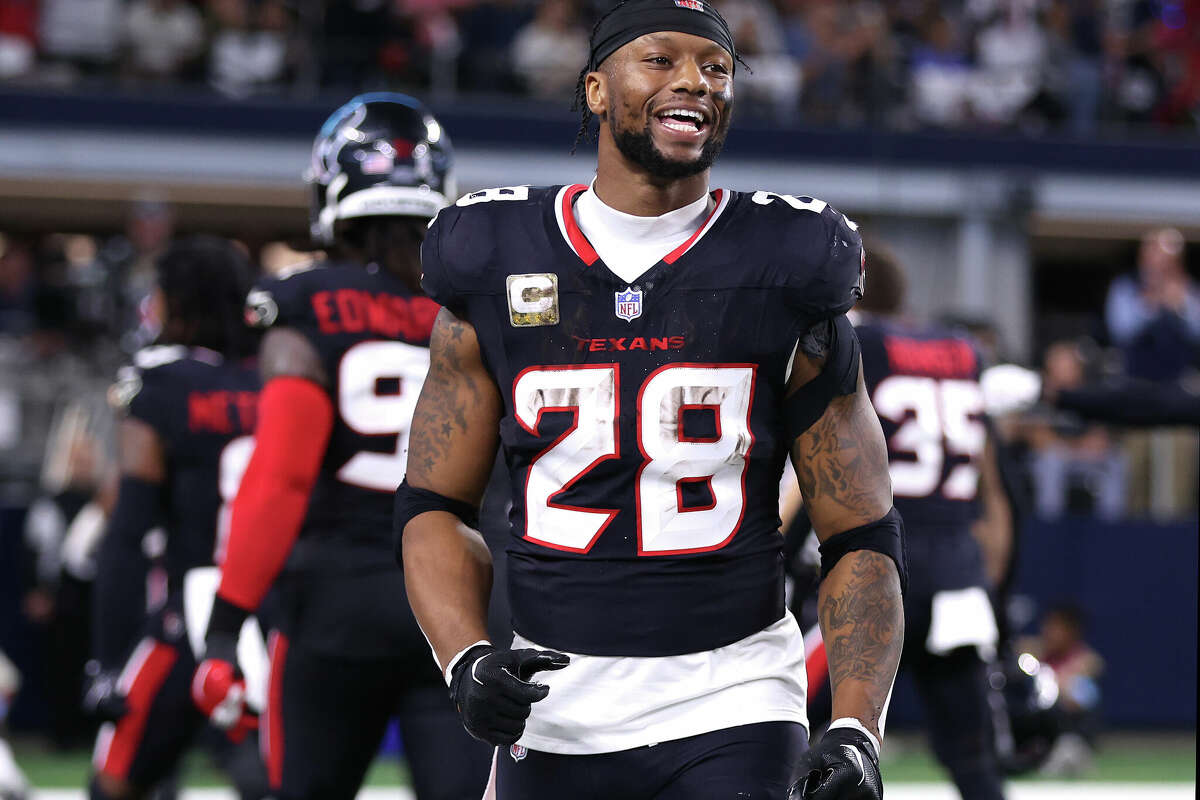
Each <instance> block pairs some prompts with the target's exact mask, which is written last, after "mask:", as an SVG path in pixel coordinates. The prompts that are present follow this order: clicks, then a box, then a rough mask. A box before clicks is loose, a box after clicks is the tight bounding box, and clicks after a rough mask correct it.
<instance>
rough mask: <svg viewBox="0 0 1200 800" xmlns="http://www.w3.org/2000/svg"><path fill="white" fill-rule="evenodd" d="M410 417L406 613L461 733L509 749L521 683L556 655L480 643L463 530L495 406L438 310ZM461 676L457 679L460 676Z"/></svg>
mask: <svg viewBox="0 0 1200 800" xmlns="http://www.w3.org/2000/svg"><path fill="white" fill-rule="evenodd" d="M429 349H430V365H429V374H428V376H427V377H426V378H425V384H424V386H423V387H422V389H421V396H420V398H419V399H418V400H417V407H416V410H415V411H414V413H413V420H412V429H411V435H410V438H409V446H408V467H407V472H406V477H405V480H404V483H403V484H401V486H400V488H399V489H398V490H397V492H396V528H397V530H396V533H397V535H398V537H399V540H400V541H399V542H398V544H399V548H400V550H401V561H402V563H403V565H404V582H405V586H406V587H407V591H408V601H409V604H410V605H411V606H412V609H413V614H414V615H415V616H416V618H417V622H418V623H419V624H420V626H421V630H422V631H424V633H425V637H426V638H427V639H428V640H429V644H430V647H431V648H432V649H433V654H434V657H435V658H436V659H437V663H438V666H439V667H441V669H442V670H443V675H445V676H447V681H448V683H449V684H450V689H451V697H452V698H453V699H454V701H455V704H456V706H457V707H458V710H459V713H460V714H461V716H462V719H463V723H464V725H465V726H466V728H467V730H468V732H470V733H471V734H472V735H473V736H475V737H476V738H479V739H482V740H483V741H487V742H490V743H492V744H497V745H501V744H510V743H512V742H515V741H516V740H517V739H518V738H519V737H520V734H521V732H522V730H523V729H524V721H525V718H526V717H527V716H528V715H529V707H530V704H531V703H533V702H536V701H537V700H540V699H541V698H542V697H545V695H546V692H547V691H548V690H547V689H546V687H544V686H539V685H538V684H534V683H529V682H527V680H528V679H529V678H530V677H531V675H532V673H533V672H534V671H536V670H538V669H547V668H557V667H561V666H564V665H565V663H566V662H565V657H564V656H561V655H559V654H555V653H548V652H538V651H534V650H520V651H510V650H497V649H496V648H495V647H492V645H491V644H490V643H489V642H488V641H487V606H488V596H489V594H490V593H491V587H492V559H491V554H490V553H489V552H488V548H487V545H486V544H485V543H484V541H483V537H482V536H480V534H479V532H478V531H476V530H474V528H473V527H472V524H473V520H474V517H475V514H476V510H477V509H478V507H479V503H480V500H481V499H482V497H483V491H484V488H485V487H486V486H487V482H488V477H489V475H490V474H491V469H492V463H493V460H494V458H495V455H496V448H497V446H498V442H499V424H500V418H501V415H502V414H503V403H502V401H501V398H500V393H499V390H498V389H497V387H496V384H495V382H494V381H493V380H492V378H491V376H490V375H489V374H488V372H487V369H486V368H485V366H484V364H483V359H482V357H481V355H480V351H479V341H478V339H477V337H476V333H475V329H474V328H473V327H472V326H471V324H470V323H468V322H466V321H465V320H462V319H459V318H458V317H456V316H455V315H454V314H452V313H451V312H450V311H447V310H445V309H443V310H442V311H441V312H440V313H439V314H438V318H437V322H436V323H435V324H434V328H433V336H432V340H431V342H430V346H429ZM468 672H469V673H470V675H469V677H468V678H467V679H466V680H464V677H467V673H468Z"/></svg>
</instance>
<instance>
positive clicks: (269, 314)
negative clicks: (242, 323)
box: [246, 289, 279, 328]
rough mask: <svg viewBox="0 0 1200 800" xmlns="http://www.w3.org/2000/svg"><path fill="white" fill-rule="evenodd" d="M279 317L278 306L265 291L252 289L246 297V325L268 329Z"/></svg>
mask: <svg viewBox="0 0 1200 800" xmlns="http://www.w3.org/2000/svg"><path fill="white" fill-rule="evenodd" d="M278 316H279V306H278V305H277V304H276V303H275V298H274V297H272V296H271V293H270V292H268V291H267V290H266V289H254V290H253V291H251V292H250V294H249V295H247V296H246V324H247V325H250V326H251V327H254V328H269V327H271V325H272V324H273V323H274V322H275V319H276V318H277V317H278Z"/></svg>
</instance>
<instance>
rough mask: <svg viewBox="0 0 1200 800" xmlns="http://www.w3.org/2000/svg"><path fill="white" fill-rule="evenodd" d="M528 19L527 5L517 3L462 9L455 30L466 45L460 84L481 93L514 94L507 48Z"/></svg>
mask: <svg viewBox="0 0 1200 800" xmlns="http://www.w3.org/2000/svg"><path fill="white" fill-rule="evenodd" d="M529 20H530V10H529V8H528V6H526V5H524V4H522V3H520V2H519V1H518V0H491V2H486V1H485V2H481V3H479V4H477V5H473V6H470V7H469V8H467V9H465V10H464V11H463V12H462V13H461V14H460V16H459V28H460V30H461V32H462V35H463V39H464V40H465V41H466V42H467V43H468V45H469V46H467V47H464V48H463V52H462V60H461V62H460V70H461V74H462V81H463V85H464V86H467V87H470V88H471V89H478V90H482V91H501V92H515V91H517V89H518V86H517V79H516V77H515V75H514V73H513V65H512V54H511V45H512V42H513V40H514V39H516V38H517V33H518V32H520V30H521V29H522V28H524V27H525V25H526V24H527V23H528V22H529Z"/></svg>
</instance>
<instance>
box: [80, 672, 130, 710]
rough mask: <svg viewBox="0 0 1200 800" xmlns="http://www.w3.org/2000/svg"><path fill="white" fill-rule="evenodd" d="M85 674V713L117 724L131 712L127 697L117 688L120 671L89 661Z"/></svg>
mask: <svg viewBox="0 0 1200 800" xmlns="http://www.w3.org/2000/svg"><path fill="white" fill-rule="evenodd" d="M83 672H84V678H83V703H82V705H83V713H85V714H87V715H88V716H90V717H94V718H95V719H98V720H100V721H102V722H116V721H117V720H119V719H121V717H123V716H125V715H126V714H127V713H128V712H129V704H128V703H127V702H126V700H125V695H124V694H123V693H122V692H121V690H120V689H118V688H117V679H118V677H119V676H120V672H119V671H118V670H110V669H105V668H104V667H103V666H101V665H100V662H99V661H89V662H87V664H85V665H84V668H83Z"/></svg>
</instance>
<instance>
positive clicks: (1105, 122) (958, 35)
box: [0, 0, 1200, 797]
mask: <svg viewBox="0 0 1200 800" xmlns="http://www.w3.org/2000/svg"><path fill="white" fill-rule="evenodd" d="M715 5H716V6H717V7H718V8H719V9H720V10H721V12H722V13H723V14H724V15H725V17H726V18H727V19H728V21H729V23H730V27H731V29H732V30H733V31H734V33H735V36H736V40H737V46H738V48H739V49H740V51H741V53H742V54H743V55H744V57H745V60H746V63H747V65H748V66H749V67H750V69H749V70H745V72H744V74H743V73H742V72H741V71H739V76H738V93H737V118H736V120H735V122H734V126H733V130H732V132H731V134H730V137H729V140H728V144H727V147H726V151H725V155H724V156H723V157H722V159H721V160H720V161H719V162H718V165H717V167H716V169H715V170H714V176H713V182H714V184H715V185H719V186H727V187H730V188H733V189H741V190H746V189H750V190H753V189H766V190H772V191H777V192H786V193H791V194H810V195H815V196H818V197H821V198H822V199H824V200H827V201H829V202H831V203H833V204H834V205H836V206H837V207H838V208H839V209H841V210H843V211H845V212H846V213H847V214H849V215H850V216H852V217H853V218H854V219H855V220H857V222H858V223H859V224H860V225H861V226H862V227H863V229H864V230H865V231H867V232H868V235H869V236H870V237H871V238H873V239H875V240H878V241H879V242H882V243H885V244H886V246H887V247H888V248H889V249H890V250H891V251H892V252H893V253H894V254H895V255H896V256H897V257H898V258H899V260H900V261H901V262H902V263H903V264H904V265H905V268H906V270H907V271H908V273H909V285H910V287H912V289H911V290H910V303H909V304H910V306H911V307H912V310H913V311H914V313H915V314H917V315H918V316H921V317H924V318H929V319H940V320H944V321H949V322H951V323H953V324H956V325H961V326H963V327H966V328H968V329H970V330H971V331H972V332H974V333H975V334H976V335H977V336H978V337H979V338H980V340H981V342H982V343H983V345H984V348H985V353H986V357H987V358H988V360H989V363H990V364H991V365H993V366H996V365H1020V366H1022V367H1024V368H1026V369H1028V370H1030V371H1031V372H1032V373H1036V374H1037V377H1038V378H1040V388H1038V386H1039V384H1037V383H1034V384H1032V386H1033V388H1032V389H1030V390H1028V391H1026V392H1025V394H1028V392H1029V391H1032V392H1033V395H1034V396H1035V398H1036V402H1034V403H1032V404H1031V403H1029V402H1026V400H1028V399H1029V398H1024V399H1023V400H1021V401H1019V402H1018V401H1017V400H1014V399H1012V398H1009V397H1008V395H1009V394H1012V393H1013V392H1014V391H1015V390H1014V389H1013V388H1012V387H1013V386H1015V385H1016V384H1014V381H1016V382H1017V383H1020V381H1021V380H1025V378H1027V377H1029V373H1024V372H1017V373H1005V372H1003V371H1000V372H997V373H993V374H994V376H996V377H995V379H994V380H993V382H992V386H993V387H994V389H995V391H994V392H991V394H992V396H991V397H990V398H989V403H990V405H991V407H992V410H993V411H994V412H995V420H996V425H997V431H998V432H999V434H1000V436H1001V438H1002V441H1003V442H1004V452H1003V459H1004V463H1005V469H1006V477H1007V479H1008V483H1009V484H1010V486H1009V489H1010V494H1011V496H1012V498H1013V501H1014V504H1015V506H1016V508H1017V510H1018V516H1019V519H1020V526H1019V527H1020V532H1019V535H1018V538H1017V541H1016V544H1015V547H1014V554H1013V559H1012V563H1013V568H1012V571H1011V575H1010V576H1009V581H1010V585H1011V592H1010V593H1009V597H1008V599H1007V600H1006V601H1005V605H1006V611H1007V617H1008V620H1007V621H1008V623H1009V625H1010V626H1011V629H1012V633H1013V640H1014V641H1017V640H1018V637H1019V636H1032V637H1035V638H1033V639H1024V640H1020V641H1022V642H1023V649H1029V650H1031V651H1032V650H1038V651H1039V652H1040V653H1041V655H1042V657H1043V658H1042V660H1043V661H1044V662H1046V663H1048V664H1054V665H1057V666H1058V668H1059V672H1060V674H1059V676H1058V677H1059V680H1058V686H1059V687H1060V690H1059V693H1060V694H1061V699H1062V702H1063V703H1064V704H1065V703H1067V701H1068V700H1069V701H1070V703H1072V704H1074V710H1076V711H1079V712H1081V713H1083V714H1085V715H1086V726H1085V727H1086V731H1087V737H1085V738H1086V742H1085V744H1086V748H1085V749H1086V751H1087V752H1086V753H1085V754H1084V756H1083V757H1081V759H1079V760H1077V761H1069V762H1068V764H1067V767H1066V768H1064V770H1062V771H1061V772H1060V773H1059V774H1060V775H1067V776H1078V777H1082V778H1085V779H1086V778H1089V777H1090V778H1092V779H1104V780H1115V781H1124V780H1135V781H1140V780H1164V779H1165V780H1173V781H1177V782H1178V781H1182V782H1189V781H1190V782H1194V771H1195V725H1196V708H1197V704H1196V685H1197V681H1196V651H1197V642H1196V636H1197V623H1196V603H1197V569H1198V565H1197V542H1198V538H1200V537H1198V530H1197V525H1198V523H1197V491H1198V490H1197V485H1198V480H1200V468H1198V458H1200V456H1198V453H1200V449H1198V437H1197V425H1198V424H1200V377H1198V376H1200V373H1198V370H1197V368H1198V366H1200V284H1198V282H1197V278H1198V277H1200V0H843V1H842V2H835V1H834V0H715ZM603 7H604V4H591V3H588V2H584V1H583V0H580V1H578V2H576V1H575V0H545V2H528V1H527V0H493V1H492V2H482V1H480V0H344V1H343V2H333V1H332V0H327V1H326V2H322V0H0V651H2V652H3V653H5V654H7V660H4V659H0V718H3V717H4V713H5V711H7V727H8V730H9V732H10V733H11V734H12V735H13V739H14V741H16V743H17V747H16V752H17V759H18V761H20V762H21V763H22V764H23V766H25V767H26V770H27V771H28V772H29V773H30V775H31V777H32V778H34V782H35V785H38V781H39V780H40V781H42V782H43V783H44V785H63V786H82V785H83V780H84V777H83V776H84V772H85V771H86V765H85V759H86V753H85V752H84V750H83V748H86V747H87V745H88V744H89V743H90V741H91V735H92V729H91V728H90V726H89V724H88V723H87V722H86V721H85V720H84V719H83V718H82V717H81V716H80V714H79V712H78V710H77V709H78V697H79V692H78V687H79V682H80V669H81V665H82V663H83V660H84V659H85V658H86V646H87V641H88V639H87V617H88V592H89V585H90V581H91V579H92V577H93V572H94V565H93V564H92V561H91V558H90V557H91V554H92V552H93V550H94V545H95V537H96V535H97V531H98V530H100V529H101V528H102V526H99V525H97V524H95V515H96V514H97V513H100V514H102V513H103V512H102V509H103V507H104V503H105V498H106V496H107V492H109V491H111V487H110V486H108V485H107V483H106V476H110V475H112V469H111V459H112V441H111V429H112V418H111V416H110V412H109V411H108V406H107V404H106V401H105V394H106V392H107V390H108V387H109V385H110V384H111V382H112V379H113V376H114V375H115V371H116V369H117V367H118V366H120V364H121V363H123V362H124V361H125V360H127V359H128V358H129V356H130V354H131V353H132V352H133V351H134V350H136V349H137V348H138V347H140V346H143V345H145V344H147V343H148V342H149V341H151V340H152V338H153V336H154V333H155V332H154V331H153V329H152V326H151V325H149V324H148V320H147V311H146V308H145V306H144V303H145V299H146V295H147V291H148V289H149V287H150V284H151V281H152V275H153V269H152V265H153V260H154V258H155V256H156V255H157V254H158V253H159V252H161V251H162V249H163V248H164V247H165V245H166V244H167V243H168V242H169V241H170V240H171V238H172V237H174V236H177V235H180V234H183V233H190V232H207V233H216V234H221V235H226V236H230V237H233V238H236V239H237V240H238V241H240V242H241V243H243V244H244V246H245V247H246V249H247V251H248V252H249V253H250V254H251V256H252V257H253V258H254V259H255V260H256V262H257V263H258V264H259V266H260V267H261V269H263V270H265V271H274V270H278V269H280V268H282V267H284V266H287V265H289V264H292V263H295V262H296V261H298V260H301V259H303V258H305V257H306V255H305V254H303V253H301V252H298V251H299V250H302V249H303V248H304V246H305V244H306V239H307V230H308V219H307V205H308V194H307V191H306V188H305V186H304V185H303V183H302V181H301V174H302V173H303V171H304V169H305V167H306V166H307V164H308V161H309V148H310V145H311V141H312V137H313V135H314V134H315V132H316V130H317V128H318V126H319V125H320V123H321V121H322V120H323V119H324V118H325V117H326V116H327V115H328V113H329V112H330V111H331V110H332V109H333V108H335V107H337V106H338V105H340V104H341V103H342V102H344V101H345V100H346V99H348V98H349V97H350V96H351V95H352V94H354V93H356V92H358V91H362V90H369V89H384V88H386V89H395V90H401V91H407V92H410V93H412V94H414V95H416V96H418V97H420V98H421V99H422V100H424V101H425V102H426V103H428V104H429V105H430V107H431V108H432V109H433V111H434V112H435V113H436V114H437V116H438V118H439V120H440V121H441V122H442V124H443V125H444V126H445V127H446V129H447V130H448V132H449V134H450V137H451V139H452V140H453V142H454V144H455V148H456V157H457V164H458V168H457V172H458V181H459V189H460V191H461V192H466V191H470V190H474V189H477V188H481V187H486V186H497V185H513V184H561V183H568V182H574V181H579V182H587V181H588V180H589V179H590V177H591V176H592V174H593V170H594V165H595V158H594V153H593V150H592V148H591V147H590V145H587V144H584V145H581V147H580V151H579V153H578V154H575V155H571V153H570V151H571V145H572V142H573V141H574V137H575V134H576V130H577V127H578V115H577V114H574V113H572V112H571V111H570V102H571V96H572V94H573V91H574V85H575V80H576V76H577V73H578V69H579V67H580V66H581V64H582V62H583V61H584V59H585V58H586V51H587V39H588V35H589V32H590V30H591V25H592V23H593V21H594V19H595V18H596V16H597V14H598V12H599V11H601V10H603ZM750 70H752V72H751V71H750ZM1006 375H1008V376H1009V377H1007V378H1006V377H1005V376H1006ZM1012 375H1017V376H1018V377H1017V378H1013V377H1012ZM1021 376H1024V377H1021ZM1021 385H1024V384H1021ZM1016 393H1017V394H1021V392H1016ZM81 510H82V512H83V513H81ZM89 515H90V516H89ZM8 661H11V662H12V664H13V665H15V667H12V668H10V667H9V666H7V664H8ZM1077 679H1078V680H1077ZM919 723H920V719H919V711H918V710H917V708H916V704H915V702H913V700H912V697H911V691H910V690H907V689H906V688H905V687H904V686H903V685H901V686H899V687H898V692H897V697H896V702H895V704H894V707H893V712H892V718H891V721H890V725H891V729H890V732H892V733H899V734H903V733H904V732H905V731H909V730H913V729H915V728H916V726H918V725H919ZM892 738H893V737H889V739H890V740H891V739H892ZM895 741H896V742H897V743H898V744H897V745H896V746H895V747H892V748H891V752H890V753H889V754H887V757H888V758H889V759H891V760H892V761H893V766H892V767H890V769H891V770H892V772H891V773H889V774H895V775H898V776H900V778H901V779H905V778H906V777H907V778H909V779H913V780H920V779H926V778H928V779H931V780H932V779H934V778H936V773H935V772H934V771H933V768H932V767H931V766H929V759H928V757H927V756H926V755H924V754H923V753H922V751H921V745H920V744H919V740H917V739H915V738H912V739H911V743H910V740H909V739H906V738H905V737H904V736H902V735H901V736H897V737H895ZM1041 766H1044V764H1041ZM888 769H889V767H888V766H886V762H885V771H887V770H888ZM47 782H48V783H47ZM889 785H890V784H889ZM1097 791H1098V790H1097ZM890 793H891V792H889V794H890ZM1090 796H1100V795H1099V794H1092V795H1090ZM1122 796H1127V797H1135V796H1138V795H1137V793H1133V794H1129V793H1126V794H1123V795H1122ZM1156 796H1157V795H1156ZM1189 796H1194V794H1190V795H1189Z"/></svg>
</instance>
